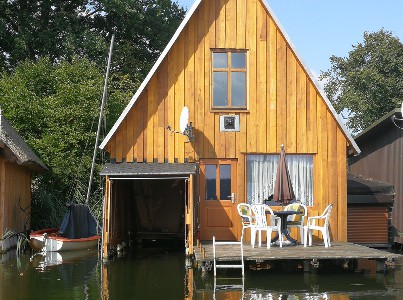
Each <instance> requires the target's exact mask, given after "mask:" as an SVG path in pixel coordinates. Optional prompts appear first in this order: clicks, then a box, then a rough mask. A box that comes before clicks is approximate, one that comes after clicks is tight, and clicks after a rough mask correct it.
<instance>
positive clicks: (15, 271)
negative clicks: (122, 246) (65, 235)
mask: <svg viewBox="0 0 403 300" xmlns="http://www.w3.org/2000/svg"><path fill="white" fill-rule="evenodd" d="M0 258H1V263H0V299H1V300H2V299H4V300H6V299H7V300H8V299H12V300H17V299H298V300H299V299H310V300H312V299H343V300H344V299H360V300H362V299H403V270H402V268H401V265H402V262H403V261H397V264H396V266H395V267H394V270H389V272H388V273H387V274H380V273H377V272H376V262H373V261H362V262H360V264H359V266H358V270H356V271H354V272H351V271H350V272H341V271H337V272H327V271H320V272H318V273H304V272H302V271H301V272H297V273H296V272H279V270H273V269H272V270H266V271H253V270H246V274H245V278H244V280H242V278H241V277H240V271H239V270H232V271H226V270H218V275H219V276H218V277H217V279H216V280H214V277H213V276H212V272H203V271H202V270H201V269H200V268H197V267H194V268H191V269H187V268H186V267H185V265H186V260H185V257H184V255H183V251H182V250H181V251H172V250H165V249H142V250H137V251H132V252H131V253H129V254H128V255H126V256H122V257H119V258H116V259H115V260H113V261H110V262H108V263H107V264H102V263H100V262H99V260H98V256H97V253H96V252H94V251H92V252H88V251H84V252H69V253H67V252H64V253H61V254H57V253H48V254H47V255H41V254H36V255H34V256H32V255H31V254H30V253H26V254H24V255H22V256H20V257H19V258H17V257H16V256H15V254H14V253H13V252H11V253H9V254H7V255H3V256H0Z"/></svg>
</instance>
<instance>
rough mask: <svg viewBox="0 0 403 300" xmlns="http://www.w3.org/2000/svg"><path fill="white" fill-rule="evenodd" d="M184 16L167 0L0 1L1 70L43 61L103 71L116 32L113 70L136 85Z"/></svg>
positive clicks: (175, 4)
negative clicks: (80, 60) (83, 62)
mask: <svg viewBox="0 0 403 300" xmlns="http://www.w3.org/2000/svg"><path fill="white" fill-rule="evenodd" d="M184 15H185V11H184V10H183V9H182V8H179V6H178V4H177V3H176V2H172V1H171V0H136V1H132V0H99V1H96V0H70V1H65V0H55V1H23V0H13V1H1V2H0V70H1V69H5V70H8V71H11V70H14V69H15V67H16V66H17V65H18V63H20V62H21V61H24V60H26V59H29V60H31V61H35V60H37V59H38V58H40V57H43V56H47V57H49V58H50V60H51V62H59V61H62V60H67V61H71V60H72V59H73V58H74V57H75V56H79V57H87V58H88V59H90V60H91V61H94V62H95V63H96V64H97V65H98V66H99V67H100V68H103V67H104V65H105V60H104V58H105V53H107V52H108V46H109V40H110V35H111V34H112V33H115V35H116V40H115V44H116V45H115V51H114V62H115V63H114V70H115V71H119V72H123V73H124V74H127V75H129V77H130V78H131V80H132V81H134V82H135V83H136V84H139V82H141V81H142V79H143V78H144V75H145V74H146V72H148V70H149V69H150V67H151V65H152V63H153V62H154V61H155V60H156V59H157V57H158V55H159V54H160V52H161V50H162V49H163V48H164V47H165V45H166V44H167V43H168V41H169V39H170V38H171V36H172V35H173V33H174V32H175V30H176V29H177V27H178V25H179V22H180V21H181V20H182V19H183V17H184Z"/></svg>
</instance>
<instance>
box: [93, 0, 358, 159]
mask: <svg viewBox="0 0 403 300" xmlns="http://www.w3.org/2000/svg"><path fill="white" fill-rule="evenodd" d="M261 1H262V3H263V5H264V6H265V7H266V9H267V11H268V12H269V14H270V16H271V17H272V18H273V20H274V22H275V23H276V25H277V27H278V29H279V31H280V32H281V33H282V34H283V36H284V38H285V40H286V41H287V43H288V45H289V46H290V48H291V49H292V51H293V52H294V54H295V56H296V57H297V59H298V60H299V61H300V63H301V65H302V67H303V68H304V70H305V71H306V72H307V73H308V76H309V78H310V79H311V80H312V82H313V84H314V85H315V87H316V89H317V90H318V92H319V94H320V95H321V96H322V98H323V99H324V101H325V103H326V105H327V107H328V108H329V110H330V111H331V113H332V115H333V116H334V118H335V119H336V121H337V123H338V124H339V126H340V128H341V129H342V130H343V133H344V134H345V136H346V137H347V139H348V141H349V142H350V144H351V146H352V147H353V149H354V152H355V153H356V154H359V153H360V152H361V150H360V149H359V147H358V145H357V144H356V142H355V141H354V139H353V137H352V135H351V133H350V132H349V131H348V129H347V127H346V126H345V125H344V123H343V121H342V120H341V119H340V117H339V116H338V114H337V113H336V110H335V109H334V107H333V105H332V104H331V103H330V101H329V99H328V98H327V96H326V94H325V92H324V91H323V89H322V87H321V85H320V84H319V83H318V81H317V80H316V78H315V76H313V74H312V72H311V71H310V69H309V68H307V66H306V64H305V63H304V61H303V60H302V58H301V56H300V55H299V53H298V51H297V50H296V48H295V47H294V45H293V43H292V42H291V40H290V38H289V37H288V35H287V33H286V31H285V30H284V28H283V27H282V25H281V23H280V22H279V20H278V19H277V17H276V16H275V14H274V12H273V10H272V9H271V8H270V6H269V4H268V3H267V1H266V0H261ZM201 2H202V0H196V1H195V2H194V3H193V5H192V7H191V8H190V10H189V11H188V12H187V14H186V16H185V18H184V19H183V21H182V23H181V24H180V25H179V27H178V29H177V30H176V32H175V34H174V35H173V36H172V38H171V40H170V41H169V43H168V45H167V46H166V47H165V49H164V51H163V52H162V53H161V55H160V57H159V58H158V60H157V61H156V62H155V64H154V66H153V67H152V68H151V70H150V72H149V73H148V75H147V77H146V78H145V79H144V81H143V82H142V83H141V85H140V87H139V88H138V90H137V92H136V93H135V94H134V96H133V97H132V99H131V100H130V102H129V104H128V105H127V106H126V108H125V109H124V110H123V112H122V114H121V115H120V117H119V119H118V120H117V121H116V123H115V124H114V125H113V127H112V129H111V130H110V131H109V133H108V134H107V136H106V137H105V139H104V140H103V141H102V143H101V145H100V146H99V148H100V149H104V148H105V146H106V144H107V143H108V142H109V140H110V139H111V138H112V136H113V135H114V133H115V132H116V130H117V129H118V127H119V125H120V124H121V123H122V122H123V120H124V119H125V118H126V116H127V114H128V113H129V112H130V110H131V108H132V107H133V105H134V104H135V103H136V101H137V99H138V98H139V97H140V95H141V94H142V92H143V90H144V89H145V88H146V86H147V84H148V83H149V81H150V80H151V78H152V77H153V75H154V74H155V72H156V71H157V70H158V68H159V66H160V65H161V63H162V62H163V60H164V59H165V57H166V56H167V54H168V52H169V50H170V49H171V48H172V46H173V45H174V44H175V42H176V40H177V39H178V37H179V35H180V34H181V32H182V30H183V29H184V28H185V26H186V25H187V23H188V22H189V20H190V18H191V17H192V16H193V14H194V12H195V11H196V9H197V8H198V7H199V5H200V3H201Z"/></svg>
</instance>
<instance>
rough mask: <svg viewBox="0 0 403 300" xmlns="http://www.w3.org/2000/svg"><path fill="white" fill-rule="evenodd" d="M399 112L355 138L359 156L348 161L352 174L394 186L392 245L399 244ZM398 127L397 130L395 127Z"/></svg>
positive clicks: (402, 139)
mask: <svg viewBox="0 0 403 300" xmlns="http://www.w3.org/2000/svg"><path fill="white" fill-rule="evenodd" d="M393 116H397V117H398V118H401V109H394V110H393V111H391V112H389V113H388V114H386V115H384V116H383V117H382V118H380V119H379V120H378V121H376V122H374V123H373V124H372V125H371V126H369V127H368V128H366V129H365V130H364V131H363V132H362V133H360V134H359V135H357V137H356V138H355V141H356V142H357V144H358V145H359V146H360V148H361V150H362V153H361V154H360V155H357V156H354V157H350V158H349V160H348V164H349V171H350V172H351V173H352V174H356V175H361V176H363V177H366V178H371V179H374V180H378V181H382V182H386V183H388V184H391V185H393V186H394V189H395V199H394V204H393V211H392V228H393V239H392V242H398V243H400V244H402V243H403V163H402V162H403V121H397V120H396V121H395V123H394V122H393V121H392V117H393ZM396 125H398V126H400V127H398V126H396Z"/></svg>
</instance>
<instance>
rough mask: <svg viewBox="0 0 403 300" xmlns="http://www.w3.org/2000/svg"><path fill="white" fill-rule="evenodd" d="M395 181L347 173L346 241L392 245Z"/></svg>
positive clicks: (382, 245) (376, 245) (373, 244)
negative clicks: (389, 181)
mask: <svg viewBox="0 0 403 300" xmlns="http://www.w3.org/2000/svg"><path fill="white" fill-rule="evenodd" d="M394 196H395V190H394V187H393V185H391V184H387V183H384V182H380V181H377V180H371V179H367V178H363V177H362V176H357V175H353V174H348V176H347V241H348V242H352V243H357V244H364V245H366V246H371V247H383V248H385V247H389V246H390V245H391V237H392V230H391V229H392V228H391V222H390V220H391V212H392V206H393V201H394Z"/></svg>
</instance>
